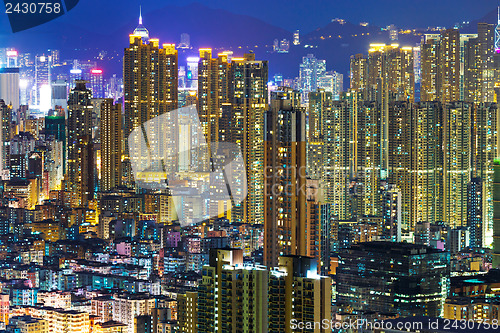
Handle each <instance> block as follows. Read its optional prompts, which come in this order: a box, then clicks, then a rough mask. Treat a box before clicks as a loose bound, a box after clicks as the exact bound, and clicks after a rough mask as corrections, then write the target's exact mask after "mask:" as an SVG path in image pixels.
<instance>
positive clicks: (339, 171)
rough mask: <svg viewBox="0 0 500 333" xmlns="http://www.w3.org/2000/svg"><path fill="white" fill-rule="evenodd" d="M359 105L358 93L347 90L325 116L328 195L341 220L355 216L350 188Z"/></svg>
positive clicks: (328, 108)
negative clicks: (357, 108) (356, 108)
mask: <svg viewBox="0 0 500 333" xmlns="http://www.w3.org/2000/svg"><path fill="white" fill-rule="evenodd" d="M355 107H356V96H355V94H354V93H352V92H350V93H346V94H345V95H343V96H342V98H341V100H340V101H333V102H331V103H330V106H328V107H327V108H326V109H324V110H323V114H322V117H321V128H322V143H323V150H322V156H323V166H322V168H321V171H322V174H321V179H322V183H323V184H324V186H323V187H324V196H325V201H326V202H329V203H331V204H332V206H333V207H332V214H333V215H334V216H337V217H338V219H340V220H348V219H350V218H352V217H353V207H352V202H351V195H350V189H351V180H352V178H353V175H354V171H355V165H356V164H355V163H356V159H355V156H356V149H357V135H358V132H357V130H356V124H357V123H356V119H357V114H356V112H355ZM309 129H311V127H309Z"/></svg>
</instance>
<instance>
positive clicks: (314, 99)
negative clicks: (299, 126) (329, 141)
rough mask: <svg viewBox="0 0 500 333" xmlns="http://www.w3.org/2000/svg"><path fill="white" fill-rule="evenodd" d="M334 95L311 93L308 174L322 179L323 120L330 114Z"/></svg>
mask: <svg viewBox="0 0 500 333" xmlns="http://www.w3.org/2000/svg"><path fill="white" fill-rule="evenodd" d="M331 101H332V93H331V92H327V91H324V90H321V89H320V90H318V91H315V92H310V93H309V126H308V132H307V174H308V176H309V177H311V178H313V179H320V178H321V175H322V168H323V166H324V165H325V164H324V161H323V156H324V155H323V129H324V128H323V126H324V123H323V119H324V117H325V116H326V115H325V114H326V113H328V112H330V105H331Z"/></svg>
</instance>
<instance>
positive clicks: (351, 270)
mask: <svg viewBox="0 0 500 333" xmlns="http://www.w3.org/2000/svg"><path fill="white" fill-rule="evenodd" d="M449 264H450V254H449V253H448V252H443V251H440V250H437V249H434V248H431V247H428V246H425V245H417V244H409V243H395V242H367V243H359V244H355V245H352V246H351V247H350V248H349V249H346V250H343V251H341V252H340V254H339V265H338V268H337V274H336V281H337V295H338V296H337V305H338V306H339V307H340V308H342V309H346V310H350V311H352V312H353V313H358V314H360V313H363V312H367V311H370V312H378V313H393V314H398V315H400V316H413V315H417V316H418V315H422V316H430V317H438V316H441V315H442V311H443V306H444V302H445V299H446V296H447V293H448V289H449V276H450V272H449Z"/></svg>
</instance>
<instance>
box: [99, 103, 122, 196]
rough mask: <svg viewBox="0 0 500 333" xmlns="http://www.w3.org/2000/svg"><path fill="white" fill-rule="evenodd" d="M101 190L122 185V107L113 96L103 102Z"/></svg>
mask: <svg viewBox="0 0 500 333" xmlns="http://www.w3.org/2000/svg"><path fill="white" fill-rule="evenodd" d="M100 134H101V191H102V192H105V191H109V190H111V189H113V188H115V187H118V186H120V185H121V180H122V179H121V177H122V173H121V157H122V149H121V148H122V108H121V104H113V99H112V98H106V99H104V101H103V102H102V103H101V131H100Z"/></svg>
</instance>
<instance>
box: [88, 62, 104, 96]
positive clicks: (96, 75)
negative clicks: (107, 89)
mask: <svg viewBox="0 0 500 333" xmlns="http://www.w3.org/2000/svg"><path fill="white" fill-rule="evenodd" d="M90 89H91V90H92V97H94V98H104V81H103V78H102V69H99V68H94V69H91V70H90Z"/></svg>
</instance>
